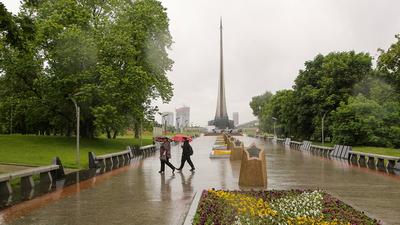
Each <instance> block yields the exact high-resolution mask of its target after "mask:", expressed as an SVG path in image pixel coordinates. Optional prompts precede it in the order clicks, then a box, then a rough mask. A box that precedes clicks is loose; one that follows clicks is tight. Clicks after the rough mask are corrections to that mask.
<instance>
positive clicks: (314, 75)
mask: <svg viewBox="0 0 400 225" xmlns="http://www.w3.org/2000/svg"><path fill="white" fill-rule="evenodd" d="M371 71H372V58H371V56H370V55H369V54H366V53H355V52H353V51H350V52H333V53H329V54H328V55H326V56H323V55H317V56H316V57H315V58H314V60H312V61H308V62H306V63H305V69H304V70H300V72H299V75H298V77H297V78H296V80H295V85H294V91H295V96H296V102H297V104H296V105H297V107H296V109H297V120H298V127H297V132H296V134H295V136H298V137H301V138H304V139H310V138H312V137H313V136H314V137H319V136H320V135H319V133H320V132H319V130H318V129H316V128H317V127H320V126H321V118H322V117H323V115H324V114H325V113H327V117H328V118H327V120H328V121H330V120H329V112H331V111H333V110H335V109H336V108H337V107H338V106H339V105H340V103H341V102H347V99H348V98H349V97H350V96H351V95H352V94H353V89H354V85H355V84H356V83H358V82H359V81H360V80H362V79H363V78H364V77H366V76H367V75H368V74H369V73H370V72H371ZM328 134H329V131H328Z"/></svg>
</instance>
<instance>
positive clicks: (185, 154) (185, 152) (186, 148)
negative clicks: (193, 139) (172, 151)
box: [177, 137, 194, 171]
mask: <svg viewBox="0 0 400 225" xmlns="http://www.w3.org/2000/svg"><path fill="white" fill-rule="evenodd" d="M191 155H193V149H192V146H190V144H189V139H188V138H187V137H184V138H183V145H182V158H181V166H180V167H179V168H178V169H177V170H179V171H181V170H182V169H183V166H184V165H185V162H186V161H187V162H188V163H189V165H190V167H192V168H191V169H190V171H194V165H193V162H192V160H191V159H190V156H191Z"/></svg>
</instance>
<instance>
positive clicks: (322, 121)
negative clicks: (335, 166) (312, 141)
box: [321, 111, 327, 145]
mask: <svg viewBox="0 0 400 225" xmlns="http://www.w3.org/2000/svg"><path fill="white" fill-rule="evenodd" d="M326 113H327V111H326V112H325V113H324V115H323V116H322V119H321V139H322V145H323V144H324V142H325V136H324V120H325V116H326Z"/></svg>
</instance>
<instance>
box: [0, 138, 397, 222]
mask: <svg viewBox="0 0 400 225" xmlns="http://www.w3.org/2000/svg"><path fill="white" fill-rule="evenodd" d="M239 139H242V140H243V141H244V142H245V145H246V146H247V145H249V144H250V143H251V142H257V143H259V144H264V142H262V141H259V140H256V139H252V138H247V137H239ZM214 141H215V137H201V138H198V139H195V140H194V141H193V142H192V146H193V148H194V151H195V153H194V156H193V159H192V160H193V162H194V164H195V166H196V172H195V173H191V172H190V171H189V169H190V167H189V166H188V165H185V168H184V171H183V173H175V175H172V172H171V170H169V168H167V169H166V173H165V174H163V175H160V174H158V170H159V159H158V156H152V157H150V158H147V159H145V160H137V161H136V160H134V161H133V162H132V164H131V165H130V166H127V167H123V168H119V169H117V170H114V171H112V172H110V173H106V174H103V175H100V176H98V177H95V178H93V179H90V180H87V181H84V182H81V183H80V184H79V185H72V186H69V187H67V188H65V189H62V190H59V191H56V192H54V193H51V194H47V195H45V196H42V197H39V198H37V199H34V200H32V201H28V202H25V203H22V204H19V205H17V206H14V207H11V208H9V209H6V210H4V211H2V212H0V224H7V225H22V224H24V225H25V224H41V225H50V224H57V225H63V224H65V225H74V224H87V225H91V224H181V223H182V221H183V220H184V217H185V212H186V211H187V210H188V208H189V205H190V203H191V200H192V198H193V196H194V194H195V192H201V190H203V189H208V188H211V187H215V188H222V189H238V188H239V187H238V177H239V169H240V162H230V161H229V159H209V157H208V154H209V152H210V148H211V146H212V145H213V143H214ZM266 152H267V154H266V157H267V175H268V189H290V188H304V189H306V188H322V189H325V190H327V191H329V192H330V193H332V194H333V195H335V196H337V197H339V198H340V199H342V200H344V201H345V202H347V203H350V204H351V205H353V206H355V207H356V208H358V209H361V210H364V211H366V212H367V213H370V214H372V215H373V216H374V217H375V218H378V219H382V220H384V221H385V222H386V223H387V224H400V213H399V212H400V204H398V202H399V201H400V176H395V175H388V174H384V173H381V172H375V171H372V170H370V169H363V168H356V167H353V166H350V165H349V164H347V163H346V162H342V161H337V160H328V159H325V158H321V157H319V156H313V155H309V154H307V153H302V152H299V151H296V150H284V149H282V148H281V147H278V146H275V147H274V146H270V145H267V146H266ZM180 154H181V150H180V148H179V147H178V146H176V147H175V148H174V149H173V153H172V157H173V158H172V163H173V164H174V165H176V166H178V165H179V162H180Z"/></svg>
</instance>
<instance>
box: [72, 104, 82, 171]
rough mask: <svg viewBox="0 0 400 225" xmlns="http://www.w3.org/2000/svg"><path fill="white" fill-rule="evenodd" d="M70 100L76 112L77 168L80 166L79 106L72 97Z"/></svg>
mask: <svg viewBox="0 0 400 225" xmlns="http://www.w3.org/2000/svg"><path fill="white" fill-rule="evenodd" d="M71 100H72V102H73V103H74V105H75V112H76V164H77V165H78V169H79V168H80V153H79V124H80V123H79V119H80V114H81V113H80V108H79V106H78V104H77V103H76V100H75V99H74V98H71Z"/></svg>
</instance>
